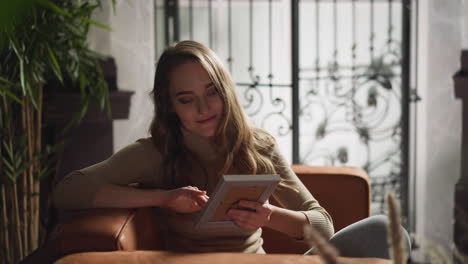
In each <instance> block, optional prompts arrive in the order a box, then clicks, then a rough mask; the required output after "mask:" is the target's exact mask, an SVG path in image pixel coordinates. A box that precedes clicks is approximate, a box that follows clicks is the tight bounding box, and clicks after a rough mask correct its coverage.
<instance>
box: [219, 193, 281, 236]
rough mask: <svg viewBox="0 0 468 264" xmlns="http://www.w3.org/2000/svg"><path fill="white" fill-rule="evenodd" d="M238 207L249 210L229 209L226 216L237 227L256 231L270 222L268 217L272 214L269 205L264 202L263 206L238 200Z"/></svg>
mask: <svg viewBox="0 0 468 264" xmlns="http://www.w3.org/2000/svg"><path fill="white" fill-rule="evenodd" d="M238 206H239V207H244V208H247V209H251V211H250V210H243V209H230V210H229V211H228V212H227V216H228V217H229V218H230V219H231V220H232V221H233V222H234V223H235V224H236V225H238V226H239V227H241V228H245V229H249V230H256V229H258V228H260V227H263V226H265V225H267V224H268V222H270V216H271V213H272V212H273V210H272V207H271V205H270V204H269V203H268V201H266V202H265V203H264V204H261V203H257V202H252V201H247V200H240V201H239V203H238Z"/></svg>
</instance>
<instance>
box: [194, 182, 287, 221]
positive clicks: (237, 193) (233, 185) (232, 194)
mask: <svg viewBox="0 0 468 264" xmlns="http://www.w3.org/2000/svg"><path fill="white" fill-rule="evenodd" d="M279 182H280V176H279V175H277V174H262V175H223V176H222V177H221V179H220V180H219V181H218V184H217V185H216V187H215V189H214V191H213V194H212V195H211V197H210V199H209V200H208V203H207V204H206V205H205V207H204V209H203V211H202V212H201V214H200V217H199V218H198V221H197V223H196V225H195V228H197V229H202V228H239V227H238V226H237V225H235V224H234V222H232V221H231V220H229V218H228V217H227V215H226V213H227V211H228V210H229V209H231V208H232V207H233V206H235V203H236V202H238V201H239V200H249V201H256V202H259V203H262V204H263V203H265V202H266V201H267V200H268V198H269V197H270V196H271V194H272V193H273V191H274V190H275V189H276V186H277V185H278V183H279ZM244 210H245V209H244Z"/></svg>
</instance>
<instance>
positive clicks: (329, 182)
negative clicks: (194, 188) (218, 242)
mask: <svg viewBox="0 0 468 264" xmlns="http://www.w3.org/2000/svg"><path fill="white" fill-rule="evenodd" d="M292 169H293V171H294V172H295V173H296V174H297V175H298V177H299V178H300V179H301V181H302V182H303V183H304V185H305V186H306V187H307V188H308V189H309V191H310V192H311V193H312V195H313V196H314V197H315V198H316V199H317V200H318V201H319V203H320V204H321V205H322V207H323V208H325V210H327V212H328V213H329V214H330V215H331V217H332V219H333V226H334V228H335V232H336V231H338V230H340V229H342V228H343V227H345V226H348V225H350V224H352V223H354V222H357V221H359V220H361V219H364V218H366V217H369V215H370V184H369V177H368V175H367V173H366V172H365V171H364V170H362V169H357V168H351V167H312V166H305V165H293V166H292ZM270 203H271V204H274V205H278V203H277V202H276V201H275V200H274V199H272V200H270ZM262 236H263V239H264V246H263V247H264V249H265V251H266V252H267V253H299V254H301V253H304V252H305V251H307V249H308V248H309V246H308V245H307V244H306V243H305V242H304V241H300V240H297V239H294V238H291V237H289V236H287V235H285V234H283V233H280V232H278V231H275V230H271V229H268V228H264V229H263V235H262Z"/></svg>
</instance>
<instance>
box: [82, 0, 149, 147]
mask: <svg viewBox="0 0 468 264" xmlns="http://www.w3.org/2000/svg"><path fill="white" fill-rule="evenodd" d="M103 4H104V8H103V9H102V10H99V11H98V12H96V15H95V16H94V18H95V19H96V20H98V21H100V22H102V23H104V24H107V25H109V26H110V27H111V28H112V31H111V32H109V31H106V30H102V29H99V28H95V27H94V28H93V29H92V30H91V32H90V36H89V42H90V46H91V47H92V48H94V49H96V50H97V51H99V52H101V53H103V54H106V55H111V56H113V57H114V59H115V61H116V64H117V85H118V87H119V90H128V91H134V92H135V94H134V95H133V97H132V103H131V108H130V117H129V119H128V120H117V121H114V151H118V150H120V149H121V148H123V147H125V146H126V145H128V144H130V143H132V142H134V141H135V140H137V139H138V138H141V137H146V136H147V135H148V134H147V130H148V127H149V124H150V122H151V118H152V113H153V105H152V102H151V99H150V97H149V95H148V94H149V92H150V91H151V89H152V85H153V77H154V70H155V67H154V63H155V62H154V61H155V58H154V56H155V55H154V34H153V32H154V16H153V14H154V12H153V1H128V0H120V1H117V4H116V12H115V14H114V12H113V11H112V8H111V6H110V1H103Z"/></svg>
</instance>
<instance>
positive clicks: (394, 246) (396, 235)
mask: <svg viewBox="0 0 468 264" xmlns="http://www.w3.org/2000/svg"><path fill="white" fill-rule="evenodd" d="M387 206H388V214H389V218H390V223H389V225H388V232H387V233H388V241H389V251H390V256H391V257H392V259H393V263H394V264H405V263H406V260H407V253H406V247H405V245H404V243H403V236H402V232H401V230H400V226H401V223H400V209H399V207H398V204H397V201H396V199H395V196H394V195H393V193H392V192H389V193H387Z"/></svg>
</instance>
